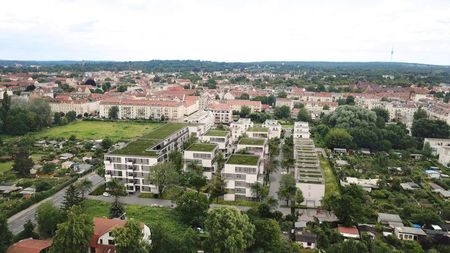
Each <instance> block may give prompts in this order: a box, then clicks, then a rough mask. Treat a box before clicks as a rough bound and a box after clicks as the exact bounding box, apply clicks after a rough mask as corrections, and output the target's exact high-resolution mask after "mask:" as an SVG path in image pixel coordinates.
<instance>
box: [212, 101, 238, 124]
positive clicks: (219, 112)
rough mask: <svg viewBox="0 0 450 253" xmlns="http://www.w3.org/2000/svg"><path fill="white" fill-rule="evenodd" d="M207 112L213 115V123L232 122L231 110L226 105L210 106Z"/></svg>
mask: <svg viewBox="0 0 450 253" xmlns="http://www.w3.org/2000/svg"><path fill="white" fill-rule="evenodd" d="M208 110H209V111H211V112H212V113H213V114H214V123H216V124H221V123H224V124H229V123H231V122H233V109H232V108H231V106H229V105H228V104H220V103H215V104H210V105H209V106H208Z"/></svg>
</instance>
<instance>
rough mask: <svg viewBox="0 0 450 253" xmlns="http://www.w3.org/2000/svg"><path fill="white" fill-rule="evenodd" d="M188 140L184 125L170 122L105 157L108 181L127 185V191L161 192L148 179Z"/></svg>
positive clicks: (186, 129)
mask: <svg viewBox="0 0 450 253" xmlns="http://www.w3.org/2000/svg"><path fill="white" fill-rule="evenodd" d="M188 137H189V130H188V128H187V126H186V125H185V124H181V123H167V124H164V125H163V126H161V127H159V128H157V129H155V130H153V131H152V132H150V133H147V134H145V135H143V136H142V137H140V138H138V139H136V140H134V141H132V142H130V143H128V144H127V145H126V146H124V147H122V148H118V149H116V150H113V151H111V152H109V153H107V154H105V156H104V165H105V179H106V182H108V181H110V180H112V179H113V178H116V179H118V180H119V181H121V182H122V183H124V184H125V187H126V190H127V191H128V192H136V191H141V192H151V193H158V188H157V187H156V186H155V185H153V184H151V183H150V182H149V180H148V174H149V172H150V170H151V166H154V165H155V164H157V163H161V162H165V161H167V160H168V156H169V153H170V152H172V151H174V150H181V148H182V146H183V143H184V142H185V141H186V140H187V139H188Z"/></svg>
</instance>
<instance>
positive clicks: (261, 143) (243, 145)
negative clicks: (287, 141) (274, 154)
mask: <svg viewBox="0 0 450 253" xmlns="http://www.w3.org/2000/svg"><path fill="white" fill-rule="evenodd" d="M242 150H245V151H246V152H247V153H250V154H252V155H258V156H261V157H264V156H267V155H269V148H268V145H267V139H265V138H241V139H240V140H239V143H238V144H237V146H236V152H239V151H242Z"/></svg>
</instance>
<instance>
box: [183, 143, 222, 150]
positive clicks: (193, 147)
mask: <svg viewBox="0 0 450 253" xmlns="http://www.w3.org/2000/svg"><path fill="white" fill-rule="evenodd" d="M216 147H217V145H216V144H209V143H194V144H192V145H191V146H190V147H188V148H187V149H186V150H187V151H204V152H211V151H213V150H214V149H215V148H216Z"/></svg>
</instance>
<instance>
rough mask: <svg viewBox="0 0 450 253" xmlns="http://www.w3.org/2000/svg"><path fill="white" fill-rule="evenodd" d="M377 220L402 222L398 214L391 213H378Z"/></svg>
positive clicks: (381, 221)
mask: <svg viewBox="0 0 450 253" xmlns="http://www.w3.org/2000/svg"><path fill="white" fill-rule="evenodd" d="M378 222H380V223H385V224H387V223H389V222H399V223H402V219H401V218H400V216H399V215H398V214H391V213H378Z"/></svg>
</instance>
